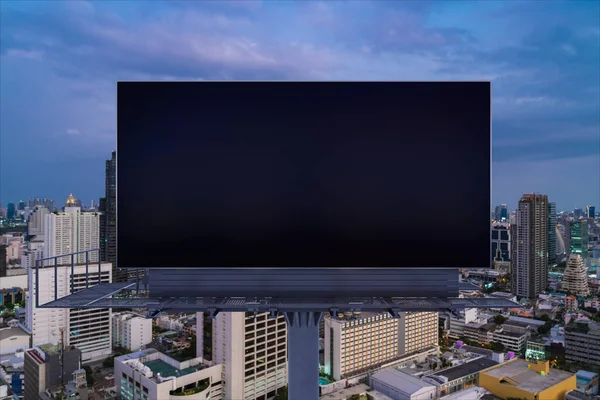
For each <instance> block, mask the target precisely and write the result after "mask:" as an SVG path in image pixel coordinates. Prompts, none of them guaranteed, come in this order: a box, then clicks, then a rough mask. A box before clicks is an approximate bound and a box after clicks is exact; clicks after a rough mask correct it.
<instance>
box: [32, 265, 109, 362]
mask: <svg viewBox="0 0 600 400" xmlns="http://www.w3.org/2000/svg"><path fill="white" fill-rule="evenodd" d="M27 272H28V274H29V276H28V282H29V293H28V295H27V301H26V317H25V318H26V321H25V326H26V327H27V329H28V330H29V331H30V332H31V339H32V343H33V345H42V344H46V343H50V344H54V345H56V344H59V343H60V342H61V340H64V343H65V345H67V346H68V345H70V346H75V347H77V348H78V349H79V350H81V352H82V357H83V360H84V361H86V360H91V359H99V358H105V357H107V356H108V355H110V353H111V351H112V340H111V333H112V332H111V312H110V310H108V309H67V308H37V307H36V298H35V293H36V290H38V289H39V293H38V295H39V303H40V304H45V303H47V302H49V301H52V300H54V291H55V284H56V291H57V294H58V298H61V297H63V296H66V295H69V294H71V293H75V292H77V291H79V290H81V289H85V287H86V273H85V272H86V265H85V264H78V265H75V266H74V268H73V274H72V273H71V265H59V266H58V268H57V276H55V274H54V267H53V266H52V265H51V266H47V267H44V268H40V270H39V279H40V284H39V288H38V287H37V286H38V285H37V280H36V273H35V269H33V268H30V269H28V271H27ZM99 277H100V281H101V282H102V283H110V281H111V265H110V264H107V263H104V264H100V272H99V271H98V262H96V263H94V264H91V265H90V266H89V275H88V278H87V284H89V285H90V286H93V285H96V284H98V280H99V279H98V278H99ZM71 285H73V286H72V287H71ZM61 332H64V337H63V335H62V334H61Z"/></svg>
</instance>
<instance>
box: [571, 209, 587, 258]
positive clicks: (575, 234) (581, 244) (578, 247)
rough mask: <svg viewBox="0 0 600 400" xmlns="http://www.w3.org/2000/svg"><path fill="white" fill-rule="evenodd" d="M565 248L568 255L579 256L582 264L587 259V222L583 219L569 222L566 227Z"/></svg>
mask: <svg viewBox="0 0 600 400" xmlns="http://www.w3.org/2000/svg"><path fill="white" fill-rule="evenodd" d="M565 236H566V242H567V243H566V244H565V245H566V247H567V252H568V253H569V254H579V255H580V256H581V258H583V262H584V263H585V261H586V260H587V258H588V245H589V236H588V222H587V221H586V220H584V219H578V220H569V221H568V222H567V227H566V233H565Z"/></svg>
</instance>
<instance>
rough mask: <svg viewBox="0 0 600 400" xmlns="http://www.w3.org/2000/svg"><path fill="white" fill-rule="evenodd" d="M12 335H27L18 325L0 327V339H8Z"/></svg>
mask: <svg viewBox="0 0 600 400" xmlns="http://www.w3.org/2000/svg"><path fill="white" fill-rule="evenodd" d="M13 336H20V337H25V336H29V335H28V334H27V333H25V331H24V330H23V329H21V328H18V327H14V328H4V329H0V340H4V339H8V338H11V337H13Z"/></svg>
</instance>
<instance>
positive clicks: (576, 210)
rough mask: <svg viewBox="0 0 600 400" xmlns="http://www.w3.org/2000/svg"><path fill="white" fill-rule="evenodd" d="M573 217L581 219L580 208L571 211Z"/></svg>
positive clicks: (581, 211) (581, 212)
mask: <svg viewBox="0 0 600 400" xmlns="http://www.w3.org/2000/svg"><path fill="white" fill-rule="evenodd" d="M573 215H574V216H575V218H581V217H583V210H582V209H581V208H576V209H574V210H573Z"/></svg>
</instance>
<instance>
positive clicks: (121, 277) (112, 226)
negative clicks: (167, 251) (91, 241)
mask: <svg viewBox="0 0 600 400" xmlns="http://www.w3.org/2000/svg"><path fill="white" fill-rule="evenodd" d="M105 172H106V176H105V182H104V191H105V195H104V197H103V198H101V199H100V203H99V211H100V212H102V221H101V224H100V238H101V240H100V257H101V260H102V261H106V262H109V263H111V264H112V265H113V276H114V279H115V282H122V281H125V280H127V271H120V270H118V269H117V186H116V183H117V178H116V177H117V175H116V174H117V152H116V151H113V152H112V157H111V158H110V160H106V168H105Z"/></svg>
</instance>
